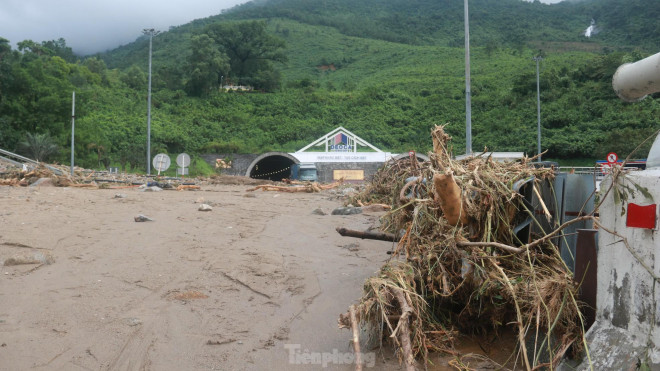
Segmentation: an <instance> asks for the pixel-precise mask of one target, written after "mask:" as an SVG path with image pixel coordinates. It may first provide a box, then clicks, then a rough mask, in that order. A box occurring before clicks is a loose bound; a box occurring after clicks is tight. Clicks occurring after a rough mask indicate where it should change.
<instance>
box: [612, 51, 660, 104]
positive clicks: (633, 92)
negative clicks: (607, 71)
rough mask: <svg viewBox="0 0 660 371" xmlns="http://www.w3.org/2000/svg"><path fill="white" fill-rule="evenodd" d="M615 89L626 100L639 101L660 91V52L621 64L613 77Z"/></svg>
mask: <svg viewBox="0 0 660 371" xmlns="http://www.w3.org/2000/svg"><path fill="white" fill-rule="evenodd" d="M612 86H613V87H614V91H615V92H616V94H617V95H618V96H619V98H621V99H622V100H624V101H626V102H637V101H640V100H642V99H644V98H645V97H646V96H647V95H648V94H651V93H655V92H658V91H660V53H658V54H655V55H652V56H650V57H648V58H645V59H642V60H641V61H637V62H635V63H626V64H624V65H622V66H620V67H619V68H618V69H617V70H616V73H615V74H614V78H613V79H612Z"/></svg>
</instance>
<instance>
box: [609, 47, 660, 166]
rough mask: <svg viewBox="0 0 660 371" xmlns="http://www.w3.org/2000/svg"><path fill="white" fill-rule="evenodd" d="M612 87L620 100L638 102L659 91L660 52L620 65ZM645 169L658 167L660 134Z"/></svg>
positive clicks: (647, 159) (650, 152)
mask: <svg viewBox="0 0 660 371" xmlns="http://www.w3.org/2000/svg"><path fill="white" fill-rule="evenodd" d="M612 87H613V88H614V91H615V92H616V95H618V96H619V98H621V99H622V100H624V101H626V102H638V101H640V100H642V99H644V98H646V96H647V95H648V94H652V93H655V92H659V91H660V53H657V54H654V55H652V56H650V57H648V58H644V59H642V60H641V61H637V62H635V63H626V64H624V65H621V66H620V67H619V68H618V69H617V70H616V73H615V74H614V77H613V78H612ZM646 168H647V169H660V135H659V136H657V137H656V138H655V141H654V142H653V145H652V146H651V150H650V151H649V154H648V156H647V158H646Z"/></svg>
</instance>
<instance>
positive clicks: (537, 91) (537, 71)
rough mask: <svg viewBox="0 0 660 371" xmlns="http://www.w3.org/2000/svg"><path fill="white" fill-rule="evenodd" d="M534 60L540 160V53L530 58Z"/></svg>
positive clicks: (539, 159) (541, 58)
mask: <svg viewBox="0 0 660 371" xmlns="http://www.w3.org/2000/svg"><path fill="white" fill-rule="evenodd" d="M532 60H533V61H535V62H536V117H537V119H538V122H537V124H536V127H537V130H538V131H537V134H536V136H537V154H538V155H539V158H538V161H539V162H541V79H540V77H539V62H541V61H542V60H543V57H541V56H540V55H538V56H536V57H534V58H532Z"/></svg>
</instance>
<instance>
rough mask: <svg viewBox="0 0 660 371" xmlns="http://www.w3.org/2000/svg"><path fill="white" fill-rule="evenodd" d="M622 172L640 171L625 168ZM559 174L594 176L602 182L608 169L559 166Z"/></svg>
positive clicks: (631, 167)
mask: <svg viewBox="0 0 660 371" xmlns="http://www.w3.org/2000/svg"><path fill="white" fill-rule="evenodd" d="M623 170H628V171H639V170H641V169H640V168H638V167H634V166H626V167H624V168H623ZM559 172H560V173H570V174H589V175H594V176H595V177H596V180H602V179H603V178H604V177H605V176H606V175H607V174H609V173H610V171H609V168H607V167H605V168H604V167H600V166H560V167H559Z"/></svg>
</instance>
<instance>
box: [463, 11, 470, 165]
mask: <svg viewBox="0 0 660 371" xmlns="http://www.w3.org/2000/svg"><path fill="white" fill-rule="evenodd" d="M464 3H465V154H466V155H471V154H472V92H471V91H470V17H469V14H468V0H464Z"/></svg>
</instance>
